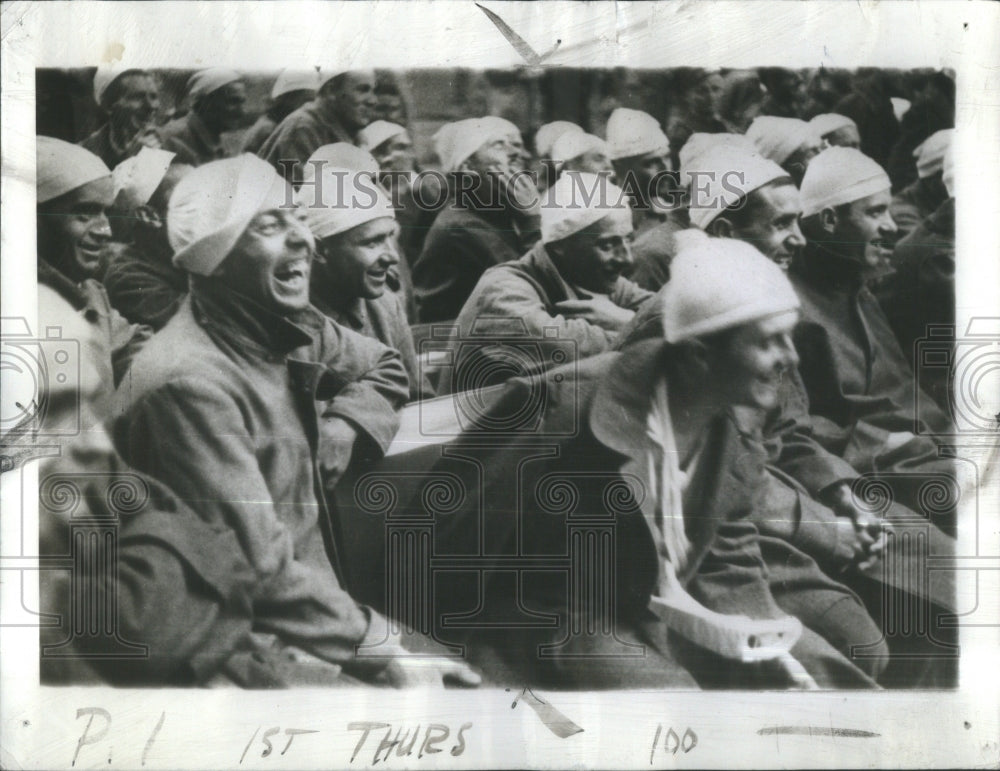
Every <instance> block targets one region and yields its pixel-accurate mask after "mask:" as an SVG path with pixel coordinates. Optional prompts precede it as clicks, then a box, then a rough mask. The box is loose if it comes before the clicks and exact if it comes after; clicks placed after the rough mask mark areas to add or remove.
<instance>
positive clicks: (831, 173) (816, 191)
mask: <svg viewBox="0 0 1000 771" xmlns="http://www.w3.org/2000/svg"><path fill="white" fill-rule="evenodd" d="M889 185H890V183H889V177H888V176H887V175H886V173H885V171H884V170H883V169H882V168H881V167H880V166H879V165H878V164H877V163H875V162H874V161H873V160H872V159H871V158H868V157H867V156H865V155H863V154H862V153H861V152H860V151H858V150H853V149H850V148H846V147H832V148H830V149H828V150H825V151H824V152H823V153H821V154H820V155H819V156H817V157H816V158H815V159H814V160H813V162H812V164H810V166H809V170H808V171H807V172H806V176H805V179H804V180H803V183H802V221H801V226H802V232H803V233H804V234H805V236H806V239H807V244H806V247H805V248H804V249H803V250H802V251H801V252H800V253H799V255H798V256H797V257H796V259H795V261H793V263H792V266H791V268H790V269H789V276H790V278H791V279H792V283H793V285H794V286H795V289H796V292H797V293H798V294H799V297H800V298H801V300H802V321H801V323H800V324H799V326H798V327H797V328H796V331H795V344H796V348H797V349H798V351H799V355H800V356H801V360H802V361H801V364H800V367H799V371H800V372H801V374H802V380H803V383H804V384H805V388H806V392H807V393H808V397H809V409H810V412H811V414H812V416H813V429H814V436H815V438H816V439H817V441H819V442H820V444H822V445H823V446H824V447H825V448H826V449H827V450H828V451H830V452H831V453H833V454H834V455H838V456H840V457H842V458H843V459H844V460H846V461H847V462H848V463H850V464H851V465H852V466H853V467H854V468H855V469H856V470H857V471H859V472H862V473H865V472H874V471H877V472H880V473H885V477H884V478H885V480H886V482H887V483H888V484H889V485H890V486H891V488H892V490H893V492H894V494H895V498H896V500H897V501H898V502H900V503H902V504H903V505H905V506H908V507H909V508H911V509H913V510H915V511H917V512H918V513H923V514H931V513H933V514H934V518H933V521H935V523H936V524H937V525H938V526H939V527H941V528H942V529H943V530H944V531H945V532H948V533H949V534H951V535H954V534H955V513H956V506H957V497H958V496H957V492H958V490H957V489H954V488H953V485H954V484H955V466H954V464H953V463H952V462H951V461H950V460H949V459H947V458H942V457H940V454H939V452H938V446H937V443H936V442H935V440H934V439H933V438H932V437H931V435H932V434H947V433H949V432H951V431H952V430H953V427H952V424H951V421H950V419H949V418H948V416H947V415H945V414H944V413H943V412H942V410H941V409H940V408H939V407H938V406H937V405H936V404H935V403H934V401H933V400H932V399H930V397H928V396H927V395H926V394H924V393H923V392H922V391H921V390H920V389H919V388H918V387H917V384H916V383H915V382H914V376H913V368H912V366H911V360H912V353H910V354H907V353H906V352H904V351H903V350H902V348H900V345H899V342H898V341H897V340H896V338H895V336H894V334H893V332H892V328H891V327H890V325H889V322H888V320H887V319H886V317H885V313H884V312H883V311H882V309H881V308H880V307H879V304H878V301H877V300H876V299H875V297H874V296H873V295H872V293H871V292H870V291H869V290H868V288H867V286H866V280H867V278H868V276H869V275H871V273H872V271H875V270H878V269H879V268H880V266H881V265H883V264H885V263H887V262H888V260H889V259H890V257H891V255H892V247H893V244H894V242H895V238H896V225H895V223H894V222H893V220H892V217H891V216H890V214H889V204H890V201H891V197H890V193H889ZM931 478H936V479H938V480H939V481H943V482H944V483H945V484H946V486H948V487H949V488H950V489H952V492H953V493H955V495H953V496H950V500H946V501H944V502H943V504H942V505H941V506H940V507H937V506H935V508H934V511H933V512H927V511H924V509H925V504H926V503H927V501H925V500H922V498H923V497H924V496H921V494H920V490H921V488H922V487H923V486H924V484H925V483H926V482H927V481H928V480H929V479H931ZM949 480H950V482H949Z"/></svg>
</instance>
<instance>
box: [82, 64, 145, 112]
mask: <svg viewBox="0 0 1000 771" xmlns="http://www.w3.org/2000/svg"><path fill="white" fill-rule="evenodd" d="M130 72H143V73H144V72H145V70H143V69H141V68H138V67H121V66H117V65H116V66H110V67H106V66H102V67H98V68H97V72H95V73H94V101H95V102H97V105H98V106H99V107H104V104H103V103H102V102H103V99H104V94H105V93H107V90H108V89H109V88H110V87H111V84H112V83H114V82H115V81H116V80H118V78H120V77H122V76H123V75H128V74H129V73H130Z"/></svg>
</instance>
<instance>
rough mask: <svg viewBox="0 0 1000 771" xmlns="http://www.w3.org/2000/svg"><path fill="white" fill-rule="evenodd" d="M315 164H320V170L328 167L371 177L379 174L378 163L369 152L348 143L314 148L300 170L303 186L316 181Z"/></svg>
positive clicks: (335, 143) (336, 143)
mask: <svg viewBox="0 0 1000 771" xmlns="http://www.w3.org/2000/svg"><path fill="white" fill-rule="evenodd" d="M316 162H322V163H321V166H320V168H322V167H323V166H330V167H331V168H334V169H350V170H351V171H365V172H368V173H369V174H373V175H376V174H378V172H379V167H378V161H376V160H375V159H374V158H373V157H372V154H371V153H370V152H368V151H367V150H362V149H361V148H360V147H356V146H354V145H352V144H349V143H348V142H334V143H333V144H329V145H323V146H322V147H318V148H316V150H315V151H314V152H313V154H312V155H310V156H309V159H308V160H307V161H306V165H305V168H303V169H302V179H303V184H306V183H308V182H312V181H313V180H314V179H316Z"/></svg>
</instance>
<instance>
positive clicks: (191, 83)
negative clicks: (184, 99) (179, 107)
mask: <svg viewBox="0 0 1000 771" xmlns="http://www.w3.org/2000/svg"><path fill="white" fill-rule="evenodd" d="M241 80H243V76H242V75H240V74H239V73H238V72H236V70H230V69H227V68H225V67H212V68H210V69H207V70H199V71H198V72H196V73H195V74H194V75H192V76H191V79H190V80H188V89H187V90H188V98H189V99H190V100H191V102H192V103H194V102H196V101H198V100H199V99H201V97H203V96H208V95H209V94H211V93H214V92H215V91H218V90H219V89H220V88H222V87H223V86H228V85H229V84H230V83H236V82H238V81H241Z"/></svg>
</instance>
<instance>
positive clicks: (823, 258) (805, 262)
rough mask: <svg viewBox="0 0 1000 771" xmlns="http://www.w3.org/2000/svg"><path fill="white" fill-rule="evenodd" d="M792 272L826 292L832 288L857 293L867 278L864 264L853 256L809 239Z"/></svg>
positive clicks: (790, 269)
mask: <svg viewBox="0 0 1000 771" xmlns="http://www.w3.org/2000/svg"><path fill="white" fill-rule="evenodd" d="M789 272H790V273H791V274H792V275H793V276H798V277H800V278H801V279H803V280H804V281H805V282H806V283H808V284H809V285H811V286H813V287H814V288H816V289H818V290H820V291H821V292H823V293H824V294H826V293H828V292H829V291H831V290H832V291H836V292H844V293H854V292H857V291H859V290H860V289H861V288H862V287H863V286H864V282H865V266H864V265H862V264H861V263H860V262H858V261H856V260H852V259H850V258H849V257H842V256H841V255H839V254H837V253H836V252H834V251H831V250H830V249H828V248H826V247H825V246H823V245H822V244H819V243H817V242H815V241H809V242H808V243H807V244H806V246H805V248H804V249H802V251H801V252H799V254H798V255H796V257H795V259H794V260H793V261H792V265H791V267H790V268H789Z"/></svg>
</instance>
